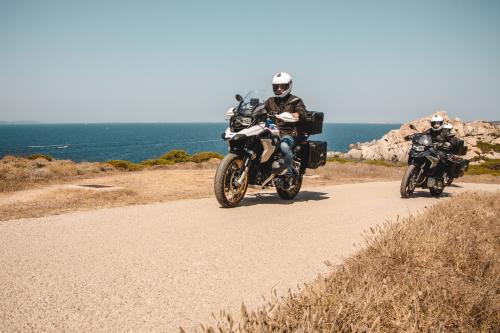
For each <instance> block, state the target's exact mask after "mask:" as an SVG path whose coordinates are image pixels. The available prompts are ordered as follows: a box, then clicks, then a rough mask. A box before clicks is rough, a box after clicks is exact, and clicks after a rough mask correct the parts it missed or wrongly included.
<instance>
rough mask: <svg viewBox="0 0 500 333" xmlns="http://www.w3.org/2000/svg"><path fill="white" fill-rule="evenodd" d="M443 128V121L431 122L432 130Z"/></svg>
mask: <svg viewBox="0 0 500 333" xmlns="http://www.w3.org/2000/svg"><path fill="white" fill-rule="evenodd" d="M441 126H443V122H442V121H431V127H432V128H439V127H441Z"/></svg>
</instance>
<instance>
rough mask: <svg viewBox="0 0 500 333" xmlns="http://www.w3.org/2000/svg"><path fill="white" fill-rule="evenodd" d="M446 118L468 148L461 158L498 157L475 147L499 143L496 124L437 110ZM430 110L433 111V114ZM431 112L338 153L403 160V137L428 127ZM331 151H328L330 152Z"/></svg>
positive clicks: (405, 145)
mask: <svg viewBox="0 0 500 333" xmlns="http://www.w3.org/2000/svg"><path fill="white" fill-rule="evenodd" d="M436 113H437V114H440V115H441V116H442V117H443V118H444V119H445V121H446V122H448V123H450V124H452V125H453V129H454V133H455V135H456V136H457V137H459V138H461V139H463V140H464V141H465V143H466V144H467V146H468V152H467V155H466V156H465V158H467V159H472V158H474V157H485V158H489V159H491V158H500V153H498V152H494V151H493V150H490V151H483V150H481V148H480V147H478V143H479V142H485V143H488V144H500V125H498V124H493V123H490V122H486V121H473V122H463V121H461V120H460V119H459V118H453V119H452V118H450V117H448V115H447V114H446V112H445V111H438V112H436ZM436 113H434V114H436ZM431 117H432V115H431V116H427V117H425V118H421V119H418V120H414V121H412V122H409V123H406V124H404V125H402V126H401V127H400V128H399V129H396V130H391V131H390V132H389V133H387V134H385V135H384V136H383V137H382V138H381V139H378V140H373V141H370V142H364V143H359V142H358V143H355V144H351V145H349V148H351V149H350V150H349V152H347V153H343V154H341V156H340V157H345V158H353V159H367V160H388V161H406V160H407V157H408V151H409V149H410V146H411V142H409V141H406V140H405V139H404V138H405V137H406V136H408V135H410V134H413V133H420V132H423V131H425V130H426V129H428V128H429V121H430V119H431ZM410 125H413V126H415V128H416V130H414V129H411V128H410ZM331 155H332V154H330V156H331Z"/></svg>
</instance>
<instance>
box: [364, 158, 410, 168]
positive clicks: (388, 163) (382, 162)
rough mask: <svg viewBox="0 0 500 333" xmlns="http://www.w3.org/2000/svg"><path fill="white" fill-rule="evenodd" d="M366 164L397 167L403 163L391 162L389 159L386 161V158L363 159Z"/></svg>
mask: <svg viewBox="0 0 500 333" xmlns="http://www.w3.org/2000/svg"><path fill="white" fill-rule="evenodd" d="M364 162H365V163H366V164H370V165H378V166H385V167H398V166H401V165H403V163H400V162H391V161H386V160H366V161H364Z"/></svg>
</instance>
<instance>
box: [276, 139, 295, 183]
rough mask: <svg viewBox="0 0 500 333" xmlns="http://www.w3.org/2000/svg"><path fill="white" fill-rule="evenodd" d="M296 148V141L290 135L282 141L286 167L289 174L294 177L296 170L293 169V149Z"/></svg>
mask: <svg viewBox="0 0 500 333" xmlns="http://www.w3.org/2000/svg"><path fill="white" fill-rule="evenodd" d="M294 147H295V139H294V138H293V137H292V136H290V135H285V136H284V137H283V138H282V139H281V144H280V148H281V152H282V153H283V159H284V160H285V163H286V167H287V168H288V173H289V174H290V175H293V174H295V173H296V170H295V169H294V168H293V148H294Z"/></svg>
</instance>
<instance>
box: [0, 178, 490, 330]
mask: <svg viewBox="0 0 500 333" xmlns="http://www.w3.org/2000/svg"><path fill="white" fill-rule="evenodd" d="M470 189H473V190H477V189H481V190H490V191H495V190H500V186H499V185H486V184H460V185H459V186H453V187H449V188H447V189H446V193H447V195H446V196H445V197H444V198H440V199H437V198H432V197H430V196H429V195H428V192H420V193H419V195H418V196H417V197H416V198H413V199H409V200H403V199H401V198H400V197H399V181H395V182H372V183H364V184H348V185H338V186H323V187H311V186H305V187H304V190H303V191H302V192H301V193H300V194H299V196H298V197H297V200H296V201H293V202H284V201H281V200H280V199H279V198H278V197H277V196H276V195H275V194H274V193H258V194H253V195H249V196H248V198H246V199H245V200H244V201H243V204H242V206H241V207H238V208H234V209H221V208H219V206H218V205H217V202H216V201H215V199H213V198H206V199H196V200H178V201H171V202H166V203H161V204H150V205H133V206H129V207H121V208H108V209H101V210H95V211H86V212H76V213H71V214H66V215H58V216H50V217H43V218H37V219H21V220H11V221H4V222H0V267H2V270H1V271H0V331H17V330H19V331H73V332H77V331H93V332H98V331H106V332H116V331H150V330H152V331H165V332H175V331H176V330H177V329H178V327H179V326H184V327H186V328H188V329H193V328H194V327H195V326H196V325H198V324H199V323H207V322H208V321H210V320H211V313H212V312H217V311H218V310H220V309H221V308H225V309H228V310H229V311H231V312H237V311H238V309H239V306H240V305H241V302H243V301H244V302H245V303H246V304H248V305H249V306H250V307H253V306H255V305H256V304H258V303H259V302H261V296H262V295H264V296H268V295H270V293H271V291H272V290H273V289H276V290H277V292H278V294H282V293H284V292H286V290H287V289H288V288H295V287H296V285H298V284H301V283H303V282H306V281H310V280H311V279H312V278H314V277H315V276H316V275H317V274H319V273H322V272H325V271H326V267H325V265H324V262H325V261H326V260H329V261H330V262H332V263H338V262H340V261H341V259H342V258H344V257H345V256H348V255H350V254H352V253H353V252H354V251H355V250H356V247H355V246H353V244H360V243H361V242H362V236H361V232H362V231H363V230H366V229H367V228H369V227H371V226H374V225H376V224H380V223H383V222H384V221H385V220H387V219H395V218H396V217H397V216H406V215H408V214H410V213H416V212H418V211H421V210H423V209H425V208H426V207H428V206H429V205H432V204H433V203H436V202H438V201H441V200H447V197H453V195H454V194H455V193H458V192H463V191H464V190H470Z"/></svg>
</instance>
